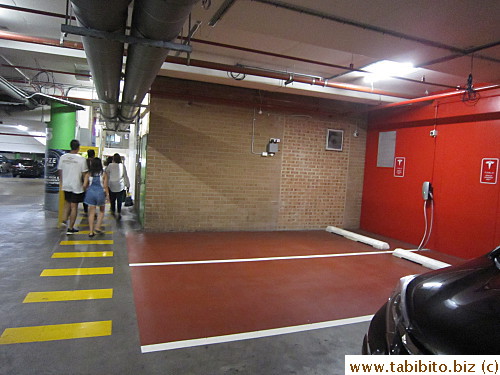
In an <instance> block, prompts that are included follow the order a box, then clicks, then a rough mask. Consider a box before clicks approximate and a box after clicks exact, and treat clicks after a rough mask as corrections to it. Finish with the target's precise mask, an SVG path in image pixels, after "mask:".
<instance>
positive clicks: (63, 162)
mask: <svg viewBox="0 0 500 375" xmlns="http://www.w3.org/2000/svg"><path fill="white" fill-rule="evenodd" d="M70 147H71V151H70V152H68V153H66V154H64V155H62V156H61V157H60V158H59V164H58V165H57V169H58V171H59V185H60V186H61V189H62V190H63V191H64V221H66V220H68V217H69V223H68V229H67V231H66V234H74V233H76V232H78V229H75V228H74V225H75V221H76V216H77V213H78V203H80V202H83V198H84V196H85V192H84V190H83V178H84V176H85V173H87V170H88V168H87V161H86V160H85V158H84V157H83V156H81V155H79V154H78V151H80V142H79V141H78V140H77V139H73V140H72V141H71V143H70Z"/></svg>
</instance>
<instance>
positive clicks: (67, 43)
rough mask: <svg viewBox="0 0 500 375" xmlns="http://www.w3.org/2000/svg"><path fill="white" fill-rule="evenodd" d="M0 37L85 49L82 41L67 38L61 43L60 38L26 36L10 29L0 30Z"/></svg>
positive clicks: (15, 40)
mask: <svg viewBox="0 0 500 375" xmlns="http://www.w3.org/2000/svg"><path fill="white" fill-rule="evenodd" d="M0 39H4V40H12V41H14V42H24V43H35V44H42V45H44V46H52V47H63V48H71V49H78V50H83V44H82V43H80V42H70V41H66V40H65V41H64V42H63V44H61V43H59V41H58V40H55V39H48V38H40V37H36V36H26V35H21V34H16V33H11V32H9V31H0Z"/></svg>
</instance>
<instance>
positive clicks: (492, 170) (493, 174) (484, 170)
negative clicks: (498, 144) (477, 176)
mask: <svg viewBox="0 0 500 375" xmlns="http://www.w3.org/2000/svg"><path fill="white" fill-rule="evenodd" d="M498 160H499V159H498V158H484V159H483V160H482V161H481V183H482V184H496V183H497V181H498Z"/></svg>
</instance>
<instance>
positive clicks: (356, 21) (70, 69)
mask: <svg viewBox="0 0 500 375" xmlns="http://www.w3.org/2000/svg"><path fill="white" fill-rule="evenodd" d="M224 5H227V11H226V12H225V13H224V14H223V15H222V17H221V18H220V19H218V21H217V23H216V24H215V25H214V26H210V25H209V22H210V21H211V20H212V19H214V15H215V14H217V13H218V12H219V11H220V10H222V8H223V6H224ZM65 14H66V1H63V0H59V1H54V0H3V1H0V64H1V66H0V75H1V76H3V77H5V78H7V79H9V80H10V81H11V82H14V84H16V85H19V87H22V88H23V89H28V90H29V89H30V87H31V88H32V89H37V88H40V87H42V88H43V90H45V91H46V92H47V93H49V94H53V95H62V96H69V97H71V96H78V97H89V98H90V97H92V95H94V94H93V93H92V81H91V80H88V77H85V76H80V77H78V78H79V79H77V77H75V76H74V75H73V74H71V73H74V72H75V70H77V69H80V70H85V69H86V68H85V67H86V60H85V53H84V51H83V50H79V49H78V48H76V49H75V48H66V47H60V46H58V43H59V40H60V38H61V24H63V23H64V21H65V20H64V15H65ZM499 15H500V1H498V0H481V1H474V0H439V1H435V0H399V1H394V0H373V1H366V0H335V1H334V0H315V1H307V0H283V1H279V0H233V1H228V0H211V1H210V0H205V1H203V2H201V1H200V3H198V4H197V5H196V6H195V7H194V9H193V13H192V17H191V26H192V25H194V24H195V23H197V22H200V27H199V29H198V31H197V32H196V33H195V34H194V35H193V37H192V42H191V45H192V48H193V52H192V54H191V56H190V58H191V61H192V62H193V64H192V65H191V66H187V65H185V64H184V65H183V64H182V63H179V61H176V63H170V62H169V63H165V64H163V67H162V70H161V71H160V72H159V74H160V75H168V76H172V77H180V78H186V79H197V80H202V81H208V82H217V83H224V84H229V85H237V86H242V87H251V88H258V89H262V90H270V91H283V92H288V93H300V94H302V95H312V96H321V97H327V98H333V99H341V100H347V101H357V102H363V103H368V104H373V105H378V104H381V103H382V104H383V103H389V102H397V101H401V100H405V99H407V98H418V97H423V96H425V95H428V94H429V93H433V92H440V91H442V90H449V89H451V88H455V87H457V86H461V87H465V85H466V82H467V78H468V76H469V74H470V73H472V75H473V82H474V84H475V85H480V84H498V83H500V69H499V68H500V28H499V27H498V25H499ZM110 17H112V10H110ZM73 24H75V22H74V21H73ZM188 29H189V25H187V24H186V26H185V27H184V31H183V35H184V36H185V35H187V31H188ZM48 41H52V42H51V43H47V42H48ZM64 41H65V43H66V45H70V44H71V42H80V37H77V36H72V35H68V36H66V37H65V38H64ZM178 42H180V40H179V41H178ZM42 43H43V44H42ZM47 44H52V45H47ZM170 56H174V57H175V53H171V54H170ZM180 57H181V58H183V57H186V56H184V55H180ZM379 60H391V61H397V62H411V63H413V64H414V65H415V66H416V67H417V69H415V71H414V72H413V73H411V74H409V75H404V76H399V77H398V78H392V79H386V80H381V81H377V82H373V83H370V82H367V81H366V79H365V77H364V76H366V74H363V73H362V72H359V71H353V70H363V69H364V68H365V67H366V66H367V65H369V64H371V63H374V62H377V61H379ZM182 61H185V60H182ZM182 61H181V62H182ZM198 61H201V62H204V64H200V65H199V66H196V64H195V63H194V62H198ZM213 63H218V64H222V65H223V66H226V67H229V68H230V67H232V66H233V67H234V66H238V67H239V68H238V69H239V70H245V69H246V70H247V71H252V72H261V73H262V74H259V76H257V75H252V74H245V75H244V74H235V73H233V74H232V75H231V74H230V73H228V72H226V71H224V69H222V68H221V69H213V68H207V67H206V66H213ZM210 64H212V65H210ZM12 66H16V67H18V69H17V70H16V69H14V68H13V67H12ZM229 70H230V69H229ZM60 72H65V73H70V74H64V73H60ZM277 73H279V74H282V75H283V74H285V76H288V77H289V80H290V81H292V82H291V83H289V84H285V81H286V80H285V79H276V78H269V77H268V76H269V75H271V76H272V75H276V74H277ZM297 77H306V78H308V79H309V78H311V77H314V78H311V79H314V81H315V82H318V81H321V82H325V81H326V82H329V83H334V84H337V83H338V87H321V86H318V85H311V84H305V83H298V82H296V78H297ZM82 78H83V80H82ZM241 78H244V79H241ZM28 79H29V82H28ZM422 81H425V83H422ZM346 85H352V86H348V87H347V88H353V89H345V87H346ZM76 92H78V95H76V94H75V93H76ZM85 92H87V93H88V96H87V94H85ZM385 94H387V95H385Z"/></svg>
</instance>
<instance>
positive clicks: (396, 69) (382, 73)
mask: <svg viewBox="0 0 500 375" xmlns="http://www.w3.org/2000/svg"><path fill="white" fill-rule="evenodd" d="M363 70H366V71H367V72H370V73H367V74H366V75H365V80H366V81H368V82H376V81H380V80H383V79H389V78H391V77H396V76H397V77H404V76H407V75H408V74H410V73H413V72H415V71H416V70H417V68H415V67H414V66H413V64H412V63H399V62H396V61H389V60H381V61H377V62H376V63H373V64H370V65H368V66H366V67H364V68H363Z"/></svg>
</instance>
